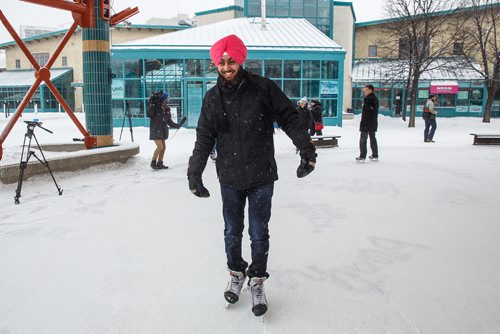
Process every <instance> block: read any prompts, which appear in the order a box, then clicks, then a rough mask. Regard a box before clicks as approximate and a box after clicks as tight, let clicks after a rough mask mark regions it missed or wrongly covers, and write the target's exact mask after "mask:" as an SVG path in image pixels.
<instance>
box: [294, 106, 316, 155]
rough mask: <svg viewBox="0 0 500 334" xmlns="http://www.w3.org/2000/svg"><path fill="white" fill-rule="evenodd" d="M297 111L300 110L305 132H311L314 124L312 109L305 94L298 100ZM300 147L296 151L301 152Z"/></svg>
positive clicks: (301, 122)
mask: <svg viewBox="0 0 500 334" xmlns="http://www.w3.org/2000/svg"><path fill="white" fill-rule="evenodd" d="M297 111H298V112H299V118H300V124H302V128H303V129H304V131H305V132H307V133H309V131H310V130H311V128H312V127H313V126H314V122H313V118H312V115H311V110H309V106H308V101H307V98H306V97H305V96H304V97H303V98H301V99H300V100H298V101H297ZM299 151H300V150H299V148H298V147H297V148H296V151H295V153H296V154H298V153H299Z"/></svg>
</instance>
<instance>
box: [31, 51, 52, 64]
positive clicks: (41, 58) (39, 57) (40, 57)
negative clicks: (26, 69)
mask: <svg viewBox="0 0 500 334" xmlns="http://www.w3.org/2000/svg"><path fill="white" fill-rule="evenodd" d="M33 58H35V60H36V62H37V63H38V65H40V66H45V64H47V62H48V61H49V53H48V52H41V53H33Z"/></svg>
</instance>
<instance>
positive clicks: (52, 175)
mask: <svg viewBox="0 0 500 334" xmlns="http://www.w3.org/2000/svg"><path fill="white" fill-rule="evenodd" d="M33 137H34V138H35V142H36V145H37V146H38V150H39V151H40V154H41V155H42V158H43V161H42V160H41V159H40V158H39V157H38V156H37V155H36V153H35V152H33V151H31V152H30V153H31V154H32V155H33V156H34V157H35V158H36V159H37V160H38V161H40V163H41V164H42V165H44V166H45V167H47V169H48V170H49V173H50V176H51V177H52V180H53V181H54V184H55V185H56V188H57V191H58V192H59V196H60V195H62V193H63V190H62V189H61V187H59V185H58V184H57V181H56V178H55V177H54V174H53V173H52V170H51V169H50V167H49V162H48V161H47V159H45V155H44V154H43V151H42V148H41V147H40V144H39V143H38V139H36V136H35V134H33Z"/></svg>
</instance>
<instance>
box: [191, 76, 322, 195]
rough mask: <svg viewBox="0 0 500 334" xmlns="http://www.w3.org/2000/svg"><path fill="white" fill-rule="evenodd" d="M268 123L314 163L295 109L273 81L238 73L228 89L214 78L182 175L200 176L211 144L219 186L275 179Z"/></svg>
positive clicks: (251, 184) (252, 184)
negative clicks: (190, 154)
mask: <svg viewBox="0 0 500 334" xmlns="http://www.w3.org/2000/svg"><path fill="white" fill-rule="evenodd" d="M274 120H276V121H277V123H278V125H280V126H281V128H282V129H283V130H284V131H285V133H286V134H287V135H288V136H289V137H290V138H291V139H292V141H293V144H294V145H295V146H296V147H298V148H299V149H300V155H301V157H302V158H305V159H313V158H315V156H316V154H315V148H314V145H313V144H312V142H311V139H310V137H309V135H308V134H307V133H306V131H304V129H303V128H302V127H301V124H300V118H299V114H298V112H297V110H295V108H294V106H293V104H292V102H291V101H290V100H289V99H288V98H287V97H286V95H285V94H284V93H283V92H282V91H281V89H280V88H279V87H278V86H276V84H275V83H274V82H273V81H271V80H269V79H267V78H263V77H260V76H257V75H252V74H250V73H248V72H246V71H245V70H240V73H239V77H238V79H237V82H236V84H234V85H233V86H228V85H227V84H226V82H225V80H224V79H223V78H222V77H221V76H219V78H218V80H217V85H216V86H214V87H213V88H211V89H210V90H209V91H208V92H207V94H206V95H205V98H204V99H203V106H202V109H201V114H200V118H199V120H198V127H197V128H196V143H195V147H194V150H193V155H192V156H191V158H190V159H189V166H188V176H190V175H195V176H200V177H201V174H202V173H203V170H204V169H205V166H206V163H207V158H208V156H209V154H210V151H211V150H212V147H213V145H214V144H215V142H216V141H217V160H216V169H217V174H218V177H219V182H220V183H222V184H225V185H229V186H232V187H234V188H236V189H240V190H245V189H250V188H252V187H255V186H258V185H262V184H266V183H270V182H273V181H275V180H277V179H278V170H277V166H276V161H275V159H274V142H273V134H274V127H273V121H274Z"/></svg>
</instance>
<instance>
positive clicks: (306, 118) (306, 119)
mask: <svg viewBox="0 0 500 334" xmlns="http://www.w3.org/2000/svg"><path fill="white" fill-rule="evenodd" d="M297 111H298V112H299V117H300V124H301V126H302V128H303V129H306V130H309V129H310V128H311V127H313V126H314V122H313V118H312V116H311V111H310V110H309V109H308V108H307V106H305V107H304V108H302V107H301V106H298V108H297Z"/></svg>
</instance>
